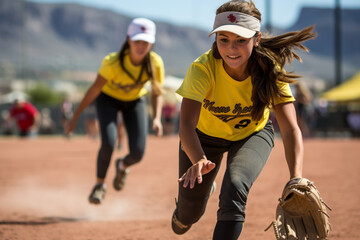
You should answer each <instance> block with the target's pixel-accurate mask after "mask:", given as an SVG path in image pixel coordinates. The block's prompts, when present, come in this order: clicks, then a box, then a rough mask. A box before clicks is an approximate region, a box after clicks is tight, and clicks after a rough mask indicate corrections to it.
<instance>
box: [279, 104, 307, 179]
mask: <svg viewBox="0 0 360 240" xmlns="http://www.w3.org/2000/svg"><path fill="white" fill-rule="evenodd" d="M274 111H275V116H276V120H277V122H278V124H279V127H280V132H281V136H282V139H283V144H284V149H285V157H286V161H287V164H288V167H289V171H290V178H300V177H302V168H303V155H304V147H303V140H302V134H301V131H300V128H299V126H298V124H297V120H296V112H295V107H294V104H293V103H292V102H290V103H282V104H278V105H276V106H275V108H274Z"/></svg>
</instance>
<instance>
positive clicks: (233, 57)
mask: <svg viewBox="0 0 360 240" xmlns="http://www.w3.org/2000/svg"><path fill="white" fill-rule="evenodd" d="M228 57H229V58H232V59H235V58H238V57H237V56H228Z"/></svg>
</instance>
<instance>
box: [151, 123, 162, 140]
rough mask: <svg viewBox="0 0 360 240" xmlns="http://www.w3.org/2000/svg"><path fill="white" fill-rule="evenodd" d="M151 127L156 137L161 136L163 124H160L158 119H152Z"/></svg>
mask: <svg viewBox="0 0 360 240" xmlns="http://www.w3.org/2000/svg"><path fill="white" fill-rule="evenodd" d="M152 129H153V130H154V131H155V135H156V136H157V137H161V136H162V135H163V126H162V124H161V121H160V120H159V119H154V120H153V125H152Z"/></svg>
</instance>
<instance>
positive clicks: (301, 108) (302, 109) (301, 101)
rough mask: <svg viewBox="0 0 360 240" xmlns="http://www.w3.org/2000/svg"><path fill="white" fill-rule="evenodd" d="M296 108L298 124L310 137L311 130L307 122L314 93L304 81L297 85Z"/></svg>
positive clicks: (305, 135) (305, 134)
mask: <svg viewBox="0 0 360 240" xmlns="http://www.w3.org/2000/svg"><path fill="white" fill-rule="evenodd" d="M294 86H295V99H296V101H295V108H296V116H297V121H298V125H299V127H300V130H301V132H302V134H303V136H304V137H305V138H306V137H310V130H309V127H308V124H307V120H308V115H309V114H308V113H309V105H310V104H311V101H312V94H311V92H310V90H309V89H308V88H307V87H306V85H305V84H304V83H302V82H297V83H296V84H295V85H294Z"/></svg>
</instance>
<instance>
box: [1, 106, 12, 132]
mask: <svg viewBox="0 0 360 240" xmlns="http://www.w3.org/2000/svg"><path fill="white" fill-rule="evenodd" d="M1 133H2V134H3V135H7V136H8V135H13V134H14V126H13V121H12V120H11V116H10V112H9V110H3V111H1Z"/></svg>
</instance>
